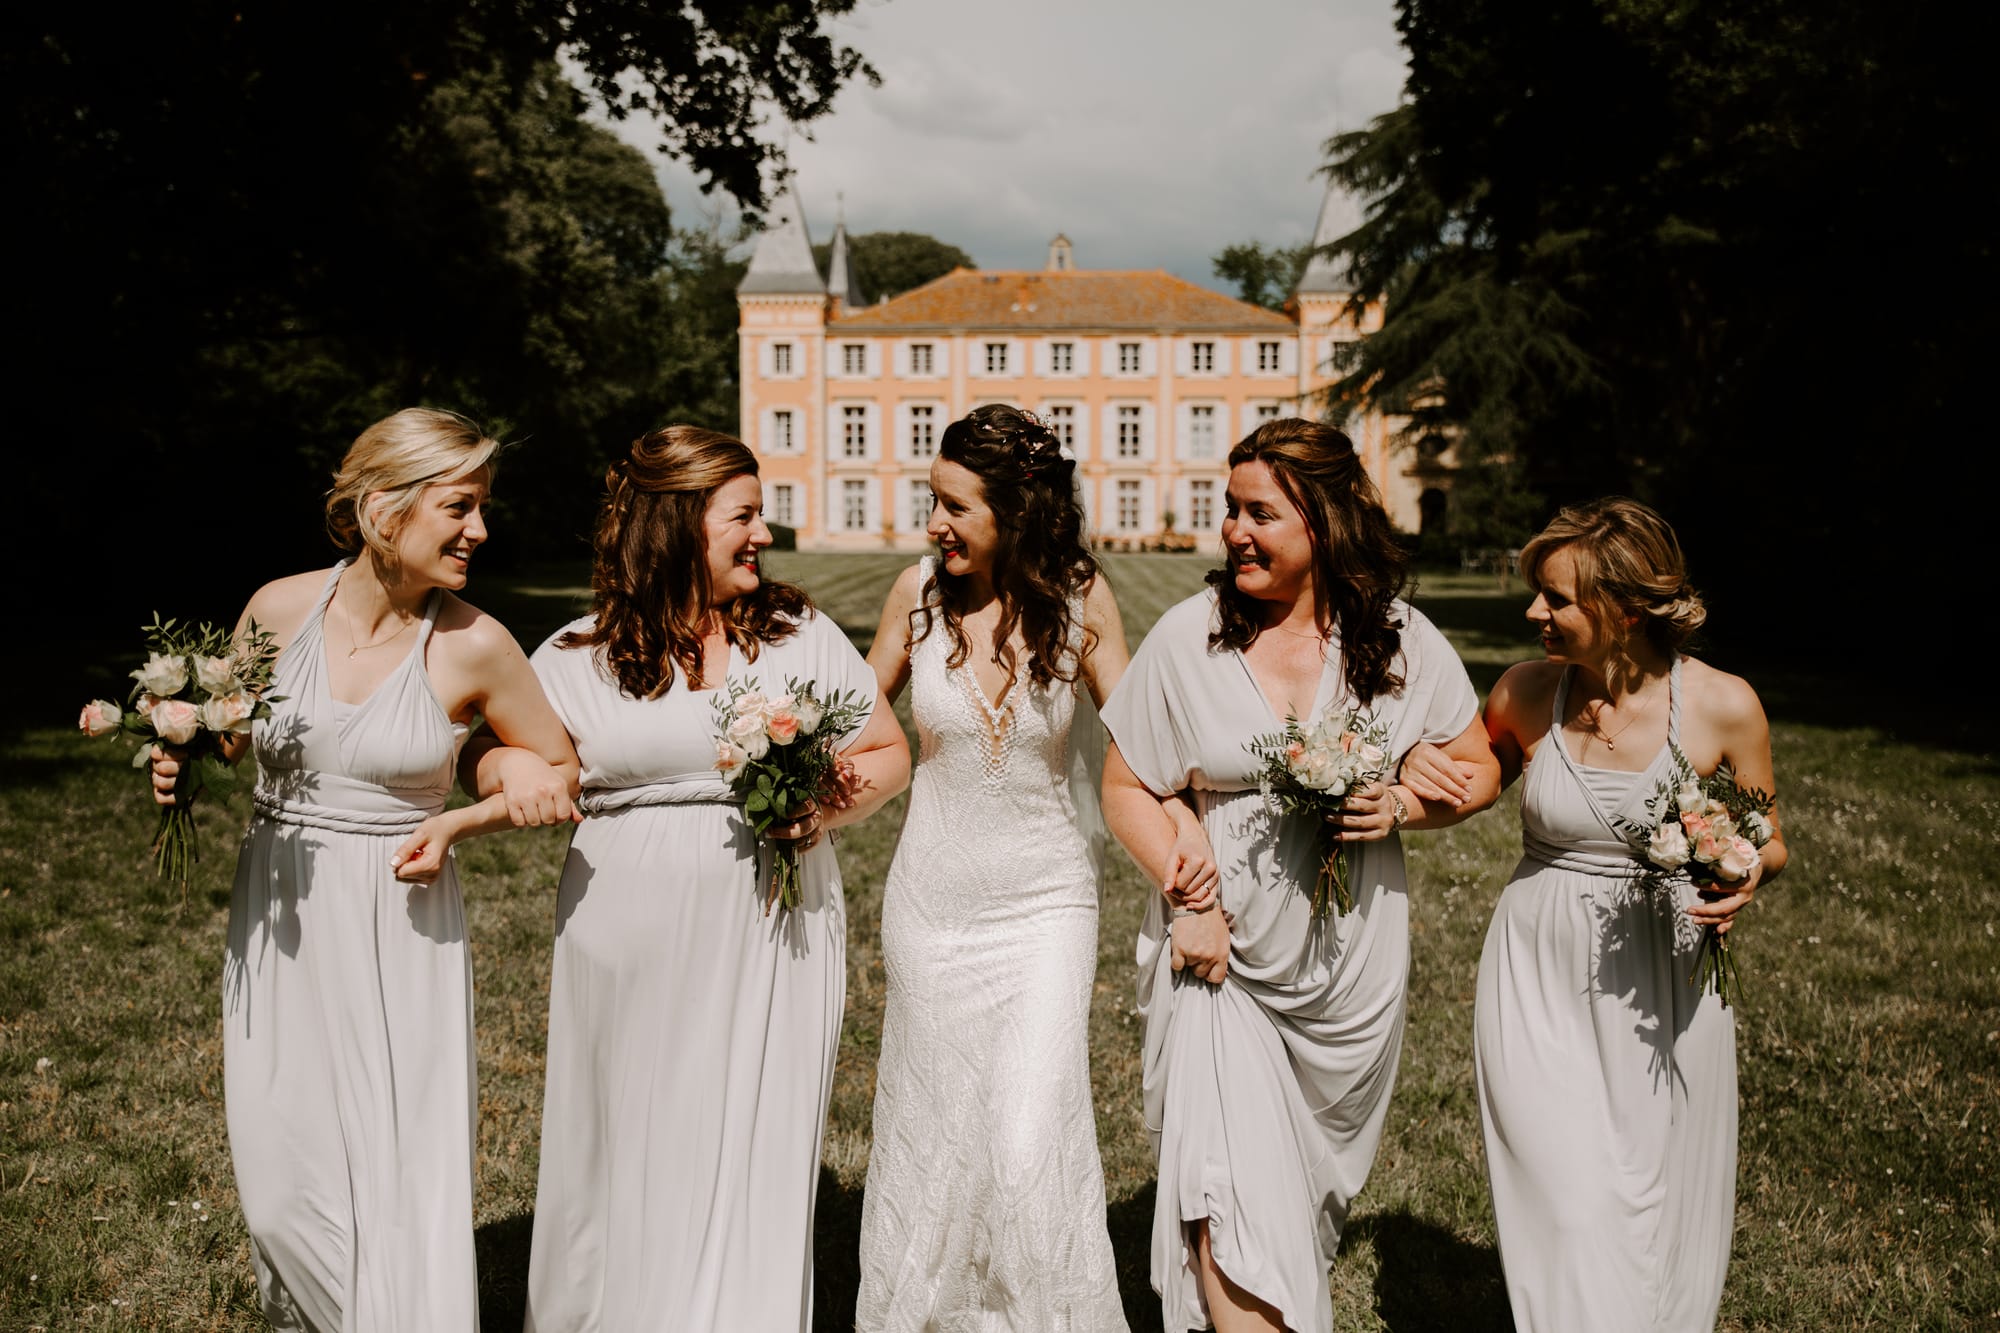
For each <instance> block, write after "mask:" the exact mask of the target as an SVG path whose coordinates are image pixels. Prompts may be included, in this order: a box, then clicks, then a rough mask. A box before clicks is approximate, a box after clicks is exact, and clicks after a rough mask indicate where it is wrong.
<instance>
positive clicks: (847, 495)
mask: <svg viewBox="0 0 2000 1333" xmlns="http://www.w3.org/2000/svg"><path fill="white" fill-rule="evenodd" d="M840 526H841V527H843V528H846V529H847V530H848V531H849V532H866V531H867V530H868V483H867V482H865V481H843V482H841V483H840Z"/></svg>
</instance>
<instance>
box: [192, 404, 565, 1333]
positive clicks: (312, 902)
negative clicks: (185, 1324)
mask: <svg viewBox="0 0 2000 1333" xmlns="http://www.w3.org/2000/svg"><path fill="white" fill-rule="evenodd" d="M494 448H495V442H494V441H493V440H492V439H490V438H488V437H487V436H486V435H485V434H484V433H483V432H482V431H480V430H479V429H478V428H477V427H476V426H474V425H472V424H471V423H470V422H468V421H466V420H464V419H463V418H461V417H457V416H454V415H452V414H451V413H448V412H437V411H429V410H425V409H420V408H411V409H408V410H405V411H402V412H398V413H396V414H395V415H394V416H391V417H388V418H386V419H384V420H382V421H378V422H376V423H375V424H374V425H373V426H370V427H369V428H368V429H367V430H366V431H363V432H362V434H361V436H360V438H358V439H357V440H355V442H354V445H353V447H352V448H350V449H349V450H348V452H347V456H346V458H345V459H343V460H342V462H341V466H340V471H339V473H338V474H337V475H336V478H335V483H334V488H333V492H332V494H331V496H330V497H329V499H328V501H327V528H328V531H329V533H330V534H331V535H332V537H333V539H334V541H335V542H336V543H337V544H338V545H339V546H340V547H341V549H342V550H343V551H345V552H346V553H347V554H346V556H345V558H343V559H342V560H341V561H340V562H339V563H338V564H336V565H334V566H333V568H331V569H321V570H313V571H311V572H309V573H304V574H295V575H292V576H291V577H289V578H283V579H279V580H277V581H276V582H273V583H268V584H266V585H264V587H262V588H260V589H258V591H257V593H256V595H255V596H253V597H252V598H251V599H250V604H249V606H248V607H247V608H246V609H245V610H244V612H243V618H242V622H241V624H240V625H239V633H240V632H241V631H242V630H243V629H244V628H246V627H247V626H248V624H249V622H251V621H253V620H254V621H255V622H256V623H257V625H258V627H259V628H262V629H266V630H269V631H271V632H272V633H273V634H274V635H275V636H276V638H277V642H278V644H279V645H280V648H281V650H282V651H281V652H280V653H279V656H278V661H277V668H276V674H275V678H274V681H273V684H272V693H273V694H276V695H282V696H284V698H283V699H282V700H281V701H280V702H278V703H277V704H276V705H275V706H274V708H273V711H272V716H271V717H270V718H269V719H268V720H266V721H263V722H259V723H258V724H257V725H256V727H255V729H254V731H253V732H252V734H251V735H250V736H249V737H247V738H244V739H243V740H242V741H241V742H240V743H239V744H238V745H237V746H236V747H235V748H236V752H235V753H234V754H231V755H230V756H229V757H230V758H231V759H235V758H240V757H241V755H242V754H243V753H244V752H245V751H248V750H254V751H255V752H256V756H257V765H258V774H257V786H256V791H255V796H254V801H255V808H256V813H255V814H254V815H253V817H252V819H251V821H250V828H249V831H248V832H247V833H246V834H245V835H244V839H243V845H242V850H241V853H240V855H239V857H238V860H237V865H236V883H235V887H234V890H233V891H232V894H231V898H230V909H229V941H228V952H227V954H226V957H225V961H224V968H223V1004H222V1011H223V1086H224V1095H225V1102H226V1113H227V1116H228V1122H229V1145H230V1152H231V1155H232V1157H233V1158H234V1160H235V1166H236V1182H237V1192H238V1194H239V1196H240V1197H241V1201H242V1206H243V1219H244V1224H245V1225H246V1227H247V1228H248V1229H249V1232H250V1254H251V1261H252V1263H253V1264H254V1265H255V1267H256V1270H257V1284H258V1288H259V1290H260V1292H261V1294H262V1297H263V1305H264V1313H265V1315H266V1316H267V1317H268V1318H269V1319H270V1321H271V1323H272V1324H273V1325H274V1326H276V1327H279V1328H289V1329H297V1328H303V1329H313V1330H323V1331H324V1333H333V1331H334V1330H356V1329H367V1330H370V1333H451V1331H452V1330H472V1329H476V1328H477V1327H478V1323H479V1302H478V1291H477V1286H476V1275H475V1272H474V1266H473V1253H472V1156H473V1119H474V1116H475V1114H476V1111H477V1105H478V1103H477V1097H476V1093H475V1082H474V1078H475V1076H474V1068H473V1040H472V977H471V972H470V969H469V967H468V962H467V957H466V945H465V915H464V911H463V907H462V904H461V901H460V896H459V886H458V880H457V876H456V874H455V872H454V870H453V867H452V864H451V860H450V857H449V855H448V852H449V849H450V846H451V844H452V842H453V841H455V840H456V839H458V838H461V837H466V836H470V835H472V834H474V833H480V832H485V831H488V830H491V829H497V828H504V827H507V826H508V825H510V824H512V823H515V822H524V823H534V822H545V821H555V820H559V819H566V818H568V815H569V804H568V801H569V792H568V790H567V786H568V784H569V783H571V782H573V781H574V779H575V774H576V756H575V752H574V751H573V750H572V749H571V748H570V743H569V738H568V737H567V736H566V735H564V733H563V729H562V724H561V723H560V722H558V721H557V720H556V716H555V714H554V713H553V712H552V711H551V710H550V708H549V705H548V702H547V701H546V700H545V699H544V698H543V696H542V691H541V687H540V686H539V685H538V684H537V683H536V680H535V675H534V672H533V671H531V670H530V669H529V667H528V661H527V658H526V657H525V655H523V653H522V652H521V649H520V648H519V646H518V645H516V644H515V642H514V639H513V636H512V635H510V634H508V632H507V631H506V629H505V628H503V627H502V626H501V625H500V624H499V623H498V622H497V621H495V620H494V619H493V618H492V617H490V616H487V615H485V614H483V613H481V612H480V611H477V610H475V609H474V608H473V607H471V606H469V605H467V604H466V603H465V602H463V601H460V600H459V598H458V597H457V596H456V595H455V594H456V592H457V590H458V589H461V588H463V587H464V586H465V582H466V571H467V569H468V567H469V565H470V563H471V560H472V557H473V554H474V553H475V552H476V551H477V550H478V548H479V546H480V544H481V543H482V542H484V541H485V540H486V527H485V521H484V518H483V513H482V511H483V507H484V505H485V501H486V493H487V485H488V482H489V480H490V479H491V475H492V456H493V451H494ZM475 714H477V715H480V716H483V717H485V718H486V720H487V722H488V724H489V725H490V726H491V727H492V728H493V729H494V731H495V732H496V733H497V734H498V735H500V736H504V737H506V738H507V739H508V740H509V741H511V742H512V743H513V744H514V745H515V746H518V747H524V748H526V749H528V750H532V751H533V752H534V753H535V754H537V755H539V756H541V758H542V759H543V760H544V761H546V764H547V765H548V767H546V768H544V769H543V770H542V771H543V772H544V773H545V774H548V775H550V779H549V780H547V781H545V782H544V783H543V784H542V785H541V786H540V787H538V788H537V787H533V786H532V785H529V784H517V786H516V791H515V799H514V806H513V808H512V809H511V810H510V808H509V805H508V803H507V800H506V799H505V798H503V797H499V796H496V797H494V798H492V799H490V800H487V801H483V802H481V803H480V804H478V805H475V806H471V807H469V808H466V809H462V810H457V811H453V812H451V813H449V814H446V813H444V811H443V807H444V804H445V798H446V797H447V796H448V795H449V794H450V791H451V782H452V765H453V759H454V755H455V749H456V742H457V740H458V738H459V736H461V735H462V734H463V731H464V724H466V723H467V722H469V721H470V720H471V719H472V717H473V716H474V715H475ZM180 758H181V756H178V755H176V754H173V753H166V752H160V751H155V759H154V787H155V789H156V790H155V795H156V799H158V800H160V801H161V802H162V803H166V802H170V801H172V800H173V799H174V784H175V780H176V778H177V777H178V776H179V769H180Z"/></svg>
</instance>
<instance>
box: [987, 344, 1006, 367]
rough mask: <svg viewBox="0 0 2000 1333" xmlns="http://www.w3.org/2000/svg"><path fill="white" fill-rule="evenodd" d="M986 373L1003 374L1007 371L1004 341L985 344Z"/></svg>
mask: <svg viewBox="0 0 2000 1333" xmlns="http://www.w3.org/2000/svg"><path fill="white" fill-rule="evenodd" d="M986 373H987V374H989V375H1005V374H1006V373H1007V344H1006V343H987V344H986Z"/></svg>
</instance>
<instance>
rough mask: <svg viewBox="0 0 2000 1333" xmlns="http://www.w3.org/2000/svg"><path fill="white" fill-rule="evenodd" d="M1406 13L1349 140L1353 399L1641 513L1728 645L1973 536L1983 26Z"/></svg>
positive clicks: (1987, 257)
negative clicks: (1372, 318) (1388, 99)
mask: <svg viewBox="0 0 2000 1333" xmlns="http://www.w3.org/2000/svg"><path fill="white" fill-rule="evenodd" d="M1398 13H1399V19H1398V25H1399V27H1400V29H1401V31H1402V33H1403V36H1404V40H1405V42H1406V44H1407V45H1408V47H1409V51H1410V78H1409V84H1408V88H1407V90H1406V91H1407V96H1406V99H1405V101H1404V104H1403V105H1402V106H1400V107H1399V108H1398V109H1397V110H1395V111H1393V112H1391V113H1389V114H1388V115H1387V116H1384V117H1382V118H1380V119H1379V120H1377V121H1376V122H1375V123H1374V124H1372V125H1371V126H1369V127H1368V128H1367V129H1365V130H1362V131H1359V132H1356V133H1352V134H1347V135H1342V136H1339V137H1337V138H1336V139H1334V140H1333V141H1332V142H1331V143H1330V144H1329V153H1330V157H1331V161H1330V164H1329V170H1330V171H1331V172H1332V173H1333V175H1334V177H1335V178H1336V179H1337V180H1339V181H1341V182H1342V183H1344V184H1346V185H1347V186H1349V187H1350V188H1354V189H1357V190H1359V191H1361V192H1362V193H1364V194H1365V195H1367V196H1369V197H1370V198H1371V199H1372V200H1373V207H1372V209H1371V211H1370V214H1369V217H1368V220H1367V221H1366V223H1365V224H1364V225H1363V226H1362V227H1361V228H1360V229H1359V230H1357V231H1356V232H1355V233H1354V234H1353V235H1351V236H1349V237H1347V238H1346V239H1345V240H1344V241H1343V242H1342V243H1340V245H1339V246H1338V247H1337V249H1339V250H1340V251H1341V252H1342V253H1344V254H1345V255H1347V256H1348V257H1350V258H1351V260H1352V261H1353V262H1354V264H1355V267H1356V269H1357V271H1358V273H1359V275H1360V286H1361V287H1362V288H1363V291H1362V293H1361V295H1362V296H1363V297H1366V298H1373V297H1379V298H1381V299H1383V300H1384V302H1385V306H1386V312H1387V313H1386V322H1385V325H1384V328H1383V329H1382V331H1381V333H1380V334H1378V335H1377V336H1375V337H1374V338H1372V339H1370V340H1368V341H1367V342H1365V343H1364V344H1363V345H1362V350H1361V353H1360V355H1359V358H1358V359H1357V360H1356V361H1355V363H1354V364H1353V365H1352V366H1351V367H1349V368H1348V374H1347V375H1346V377H1345V378H1344V379H1343V381H1342V382H1341V384H1340V386H1339V388H1338V391H1337V396H1338V397H1339V398H1341V399H1343V400H1346V401H1347V402H1348V403H1355V402H1361V401H1370V402H1375V403H1378V404H1381V405H1383V406H1385V407H1387V408H1389V409H1390V410H1399V409H1406V408H1412V407H1423V408H1425V409H1426V412H1427V417H1426V419H1425V420H1424V421H1423V423H1422V424H1423V428H1424V429H1427V430H1432V429H1438V428H1439V427H1440V426H1443V427H1448V428H1449V429H1451V430H1453V431H1455V432H1457V433H1458V434H1459V435H1460V438H1461V439H1462V441H1463V447H1464V448H1465V449H1466V450H1467V451H1468V453H1469V454H1470V455H1471V456H1472V457H1473V458H1474V459H1476V460H1479V461H1480V462H1481V463H1482V465H1485V464H1491V465H1495V466H1507V467H1511V468H1512V469H1514V471H1515V474H1516V477H1517V479H1518V480H1519V481H1520V482H1521V483H1522V484H1524V485H1526V486H1528V487H1530V488H1531V489H1532V490H1533V491H1534V492H1536V493H1539V494H1540V495H1542V496H1544V497H1545V498H1546V500H1547V501H1548V502H1551V503H1553V502H1558V501H1566V500H1573V499H1578V498H1582V497H1585V496H1589V495H1593V494H1600V493H1603V492H1606V491H1613V490H1623V491H1630V492H1636V493H1638V494H1639V495H1641V496H1642V497H1644V498H1648V499H1651V500H1653V501H1655V502H1656V503H1658V504H1660V505H1661V506H1662V507H1663V508H1664V509H1665V510H1666V511H1667V512H1668V515H1669V517H1670V518H1674V519H1676V520H1677V522H1678V526H1679V528H1680V530H1681V532H1682V534H1683V536H1684V537H1685V538H1686V539H1687V540H1688V542H1689V545H1690V546H1691V548H1693V554H1694V557H1695V560H1696V569H1697V574H1698V575H1701V576H1705V577H1706V578H1707V579H1709V580H1710V582H1711V583H1712V585H1713V586H1714V587H1715V590H1716V592H1717V594H1718V595H1719V597H1720V598H1721V599H1722V600H1723V601H1724V602H1732V601H1733V602H1734V606H1733V607H1732V613H1733V614H1732V616H1729V617H1723V618H1721V619H1722V620H1723V621H1725V622H1728V621H1731V620H1733V622H1734V623H1735V624H1736V625H1737V626H1739V627H1743V626H1751V627H1757V628H1762V627H1764V626H1766V625H1768V624H1769V619H1768V617H1769V616H1770V614H1771V613H1772V612H1773V610H1774V609H1775V610H1777V611H1781V612H1782V611H1786V610H1788V609H1789V610H1792V611H1796V612H1801V613H1806V614H1820V613H1827V612H1833V611H1836V610H1838V609H1839V608H1842V607H1845V606H1851V605H1852V604H1853V601H1854V598H1855V595H1856V590H1857V589H1860V588H1869V589H1879V588H1880V587H1882V585H1883V582H1884V581H1883V580H1882V579H1881V578H1880V577H1879V571H1881V570H1882V569H1883V567H1884V562H1882V561H1881V560H1879V559H1878V558H1876V557H1874V556H1873V555H1872V554H1871V553H1873V552H1878V551H1883V550H1890V549H1894V548H1895V547H1896V546H1897V545H1898V544H1899V543H1900V542H1901V541H1902V540H1904V533H1905V532H1906V531H1907V524H1908V523H1909V522H1910V521H1911V519H1912V518H1914V517H1917V516H1922V517H1923V518H1924V519H1925V520H1926V521H1927V527H1930V528H1931V529H1932V530H1939V529H1942V530H1944V531H1947V532H1948V531H1951V530H1953V529H1954V527H1959V528H1960V529H1961V530H1964V524H1965V517H1966V512H1965V510H1964V509H1963V508H1962V504H1963V496H1964V493H1965V492H1964V488H1962V487H1955V486H1952V485H1950V484H1947V483H1945V482H1944V479H1943V476H1942V474H1941V471H1940V469H1941V468H1948V467H1949V466H1950V464H1949V463H1947V462H1945V460H1946V459H1947V458H1949V457H1950V451H1951V446H1950V445H1949V444H1948V443H1942V442H1945V441H1951V440H1954V439H1961V438H1966V437H1967V433H1968V432H1969V430H1970V429H1972V428H1974V427H1973V423H1974V422H1976V421H1977V420H1978V418H1979V417H1980V416H1981V415H1982V409H1983V406H1984V405H1983V403H1981V402H1980V401H1979V398H1980V395H1979V394H1978V393H1977V391H1976V388H1975V386H1976V385H1978V384H1979V383H1981V382H1982V377H1981V375H1980V373H1979V372H1980V368H1981V367H1983V365H1984V364H1985V363H1986V361H1987V360H1988V359H1989V358H1990V354H1991V351H1992V349H1993V348H1994V347H1995V345H1996V344H1995V333H1996V329H1995V323H1996V312H2000V304H1996V302H1995V300H1994V299H1993V298H1994V297H1995V296H1996V295H2000V292H1997V291H1996V286H2000V284H1996V263H1995V256H1994V252H1993V247H1992V245H1991V242H1990V238H1989V237H1988V236H1987V234H1986V233H1987V231H1988V228H1987V227H1986V225H1985V223H1984V221H1983V219H1982V217H1981V213H1980V211H1979V210H1978V209H1976V208H1974V207H1972V206H1971V201H1972V200H1973V199H1975V198H1977V194H1976V193H1975V191H1976V190H1977V189H1978V188H1979V187H1980V185H1981V184H1982V181H1981V174H1982V164H1991V163H1993V162H1994V161H1996V160H2000V154H1996V152H1995V148H1996V147H2000V145H1997V144H1996V142H1995V141H1996V137H2000V128H1997V127H1996V122H1995V120H1994V118H1993V117H1991V116H1989V115H1986V114H1984V112H1983V111H1982V110H1981V109H1980V108H1978V107H1976V106H1975V105H1973V104H1972V101H1971V93H1970V90H1971V89H1973V88H1975V87H1977V86H1980V79H1979V76H1978V75H1979V69H1978V67H1979V62H1980V60H1982V59H1983V56H1981V55H1976V54H1974V53H1975V52H1982V51H1984V50H1985V49H1987V42H1986V40H1985V38H1986V37H1987V36H1989V35H1990V34H1991V29H1993V28H1994V27H1995V26H1996V24H1995V20H1994V18H1993V16H1992V15H1991V14H1989V13H1987V12H1986V11H1976V12H1974V11H1958V10H1952V11H1946V10H1945V9H1944V8H1943V7H1942V6H1941V5H1939V4H1936V3H1935V2H1934V0H1919V3H1918V4H1917V5H1916V7H1915V9H1914V10H1912V9H1910V8H1909V7H1907V6H1906V7H1901V8H1898V9H1895V10H1885V9H1883V8H1882V7H1881V6H1877V5H1870V4H1867V3H1865V2H1864V0H1833V2H1832V3H1821V4H1813V5H1807V4H1804V3H1802V0H1746V2H1745V3H1743V4H1731V5H1729V6H1721V5H1692V6H1690V5H1678V6H1665V5H1659V4H1656V3H1653V0H1555V3H1552V4H1549V5H1542V6H1537V7H1535V8H1534V10H1533V11H1532V12H1529V11H1527V10H1523V9H1521V8H1520V7H1518V6H1510V5H1504V4H1499V3H1496V0H1402V3H1401V4H1400V5H1399V10H1398ZM1946 31H1949V32H1951V33H1952V34H1953V36H1952V38H1951V40H1948V41H1944V40H1938V38H1937V34H1938V33H1940V32H1946ZM1919 441H1921V442H1923V444H1924V446H1925V448H1924V450H1923V452H1914V451H1906V450H1904V449H1902V448H1899V446H1902V445H1905V444H1916V443H1918V442H1919ZM1932 442H1939V443H1938V444H1936V445H1933V444H1932ZM1926 460H1928V461H1926ZM1848 488H1851V489H1852V493H1853V495H1854V497H1855V499H1856V500H1857V501H1858V500H1859V499H1860V497H1862V496H1864V495H1865V496H1866V497H1868V498H1867V501H1866V502H1865V503H1855V504H1842V503H1839V502H1838V500H1837V497H1838V496H1839V494H1840V492H1841V491H1842V490H1844V489H1848ZM1830 555H1831V556H1832V557H1833V558H1834V559H1836V560H1839V561H1840V562H1841V568H1840V570H1839V572H1838V574H1836V575H1832V576H1830V574H1829V570H1828V568H1827V561H1828V559H1829V556H1830ZM1843 556H1844V557H1845V559H1842V557H1843ZM1774 587H1775V588H1777V589H1782V592H1781V593H1779V595H1778V596H1777V597H1776V599H1775V606H1774V604H1773V596H1772V594H1773V589H1774ZM1870 595H1871V596H1872V595H1873V593H1871V594H1870Z"/></svg>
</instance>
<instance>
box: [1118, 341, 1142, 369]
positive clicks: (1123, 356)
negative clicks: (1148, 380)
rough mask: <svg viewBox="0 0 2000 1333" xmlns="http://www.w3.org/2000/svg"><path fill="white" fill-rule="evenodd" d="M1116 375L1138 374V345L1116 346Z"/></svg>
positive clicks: (1122, 344) (1125, 344) (1124, 344)
mask: <svg viewBox="0 0 2000 1333" xmlns="http://www.w3.org/2000/svg"><path fill="white" fill-rule="evenodd" d="M1118 373H1119V374H1121V375H1136V374H1138V373H1139V344H1138V343H1119V344H1118Z"/></svg>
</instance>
